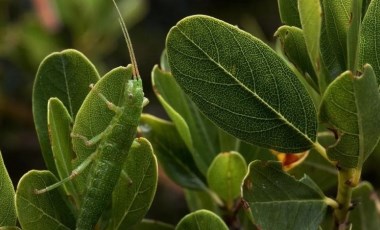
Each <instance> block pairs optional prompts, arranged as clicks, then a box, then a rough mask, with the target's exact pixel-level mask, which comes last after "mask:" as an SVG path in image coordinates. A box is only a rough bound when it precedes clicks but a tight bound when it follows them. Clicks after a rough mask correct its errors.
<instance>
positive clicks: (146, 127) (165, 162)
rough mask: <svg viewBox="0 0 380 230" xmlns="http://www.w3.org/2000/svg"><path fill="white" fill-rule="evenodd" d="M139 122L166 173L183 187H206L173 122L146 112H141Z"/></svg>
mask: <svg viewBox="0 0 380 230" xmlns="http://www.w3.org/2000/svg"><path fill="white" fill-rule="evenodd" d="M140 122H141V126H140V130H141V132H142V134H143V136H145V137H146V138H148V139H149V141H150V142H151V143H152V145H153V149H154V152H155V154H156V156H157V158H158V160H159V161H160V165H161V166H162V167H163V169H164V170H165V173H166V175H168V176H169V177H170V179H172V180H173V181H174V182H175V183H177V184H178V185H180V186H182V187H184V188H190V189H201V190H203V189H206V185H205V184H204V182H203V177H202V174H201V173H200V172H199V171H198V168H197V167H196V165H195V163H194V160H193V157H192V155H191V153H190V152H189V149H188V148H187V147H186V145H185V143H184V142H183V140H182V139H181V137H180V135H179V134H178V131H177V129H176V128H175V126H174V125H173V123H170V122H167V121H164V120H161V119H159V118H156V117H154V116H151V115H148V114H143V115H142V116H141V120H140Z"/></svg>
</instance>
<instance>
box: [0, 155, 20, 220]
mask: <svg viewBox="0 0 380 230" xmlns="http://www.w3.org/2000/svg"><path fill="white" fill-rule="evenodd" d="M0 194H1V196H0V207H1V208H0V227H1V226H13V225H16V220H17V216H16V207H15V203H14V200H15V199H14V196H15V190H14V188H13V184H12V181H11V178H10V177H9V174H8V171H7V169H6V168H5V164H4V161H3V157H2V155H1V152H0Z"/></svg>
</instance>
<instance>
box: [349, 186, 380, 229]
mask: <svg viewBox="0 0 380 230" xmlns="http://www.w3.org/2000/svg"><path fill="white" fill-rule="evenodd" d="M352 199H353V201H354V202H355V203H356V204H357V205H356V206H355V207H354V208H353V210H352V212H351V214H350V222H352V229H360V230H371V229H377V228H378V227H379V226H380V213H379V210H378V207H377V204H378V203H379V202H380V201H379V197H378V195H377V194H376V191H375V190H374V189H373V187H372V185H371V184H370V183H368V182H362V183H361V184H359V186H358V187H356V188H355V189H354V190H353V192H352Z"/></svg>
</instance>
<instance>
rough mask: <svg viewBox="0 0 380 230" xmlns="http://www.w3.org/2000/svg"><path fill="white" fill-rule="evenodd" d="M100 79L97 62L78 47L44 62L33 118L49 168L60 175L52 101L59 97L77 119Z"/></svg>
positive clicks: (39, 70)
mask: <svg viewBox="0 0 380 230" xmlns="http://www.w3.org/2000/svg"><path fill="white" fill-rule="evenodd" d="M98 79H99V75H98V73H97V71H96V69H95V67H94V66H93V64H92V63H91V62H90V61H89V60H88V59H87V58H86V57H85V56H84V55H83V54H81V53H79V52H78V51H76V50H64V51H62V52H57V53H52V54H50V55H49V56H47V57H46V58H45V59H44V60H43V61H42V62H41V64H40V67H39V69H38V72H37V75H36V79H35V81H34V87H33V98H32V100H33V117H34V122H35V125H36V131H37V135H38V139H39V141H40V146H41V151H42V154H43V157H44V160H45V163H46V167H47V168H48V169H49V170H50V171H52V172H53V173H54V174H55V175H57V176H58V173H57V169H56V168H55V163H54V159H53V154H52V150H51V147H50V142H49V134H48V127H47V114H48V113H47V103H48V100H49V99H50V98H51V97H57V98H59V100H61V101H62V102H63V104H64V105H65V107H66V108H68V112H69V114H70V116H71V117H72V118H75V116H76V113H77V111H78V109H79V107H80V106H81V104H82V102H83V100H84V98H85V97H86V95H87V93H88V91H89V88H88V86H89V85H90V84H92V83H96V82H97V81H98Z"/></svg>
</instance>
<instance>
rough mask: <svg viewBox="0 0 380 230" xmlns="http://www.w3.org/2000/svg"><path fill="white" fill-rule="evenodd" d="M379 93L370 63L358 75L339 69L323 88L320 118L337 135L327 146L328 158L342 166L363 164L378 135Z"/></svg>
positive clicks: (349, 166) (379, 119)
mask: <svg viewBox="0 0 380 230" xmlns="http://www.w3.org/2000/svg"><path fill="white" fill-rule="evenodd" d="M379 111H380V94H379V90H378V86H377V83H376V77H375V74H374V72H373V70H372V67H371V66H370V65H365V66H364V73H363V75H361V76H354V75H353V74H352V73H351V72H349V71H346V72H344V73H342V75H340V76H339V77H338V78H337V79H336V80H335V81H334V82H333V83H332V84H331V85H330V86H329V87H328V88H327V90H326V92H325V94H324V97H323V100H322V103H321V108H320V114H319V117H320V120H321V122H326V123H329V124H330V125H331V126H333V128H334V129H336V130H337V131H338V134H339V139H338V141H337V142H336V144H335V145H333V146H331V147H330V148H328V149H327V154H328V156H329V158H331V159H332V160H334V161H338V164H339V166H341V167H344V168H356V167H359V168H361V166H362V165H363V163H364V161H365V160H366V159H367V157H368V156H369V155H370V154H371V153H372V151H373V149H374V148H375V147H376V145H377V143H378V141H379V138H380V115H379Z"/></svg>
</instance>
